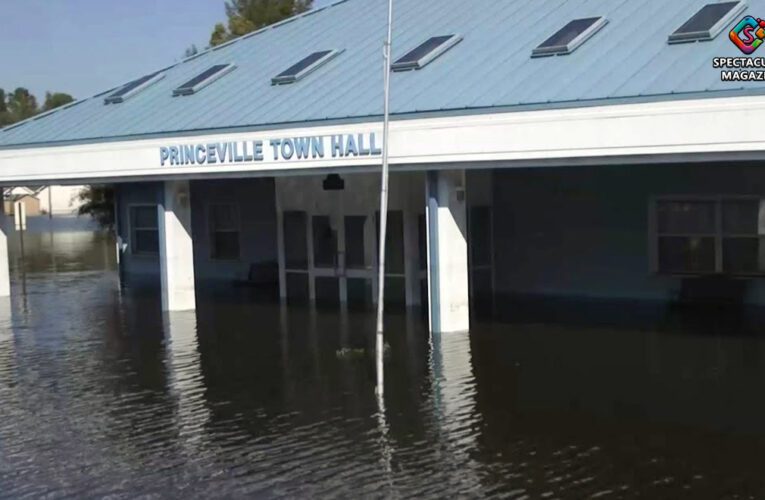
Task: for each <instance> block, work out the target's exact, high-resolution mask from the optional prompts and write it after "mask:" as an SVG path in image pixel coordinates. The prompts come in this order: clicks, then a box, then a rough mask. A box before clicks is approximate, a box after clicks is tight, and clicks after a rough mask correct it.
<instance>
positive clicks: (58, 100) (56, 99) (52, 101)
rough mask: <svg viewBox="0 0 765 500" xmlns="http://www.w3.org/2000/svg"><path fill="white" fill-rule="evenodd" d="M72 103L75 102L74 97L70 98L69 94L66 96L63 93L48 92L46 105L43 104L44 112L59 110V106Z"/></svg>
mask: <svg viewBox="0 0 765 500" xmlns="http://www.w3.org/2000/svg"><path fill="white" fill-rule="evenodd" d="M72 101H74V97H72V96H70V95H69V94H64V93H63V92H54V93H51V92H46V93H45V104H43V109H42V110H43V111H50V110H51V109H55V108H58V107H59V106H63V105H65V104H69V103H70V102H72Z"/></svg>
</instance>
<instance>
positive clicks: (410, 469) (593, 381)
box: [0, 233, 765, 498]
mask: <svg viewBox="0 0 765 500" xmlns="http://www.w3.org/2000/svg"><path fill="white" fill-rule="evenodd" d="M68 238H69V241H70V243H69V244H66V245H63V244H59V241H65V240H58V239H57V238H54V239H53V245H55V246H56V248H59V247H61V246H64V247H65V248H68V249H69V250H66V251H65V252H63V254H62V255H59V253H58V251H57V250H56V251H53V249H51V248H50V247H48V246H46V245H48V244H50V239H49V238H44V239H42V240H40V245H42V247H40V249H39V251H40V252H41V253H42V254H43V255H45V258H43V257H41V256H40V255H37V256H32V255H30V256H29V258H28V259H26V261H25V262H26V263H25V270H26V271H25V272H26V276H27V289H26V294H20V293H19V290H20V286H19V279H20V276H19V271H20V269H19V268H18V267H16V268H15V272H14V275H13V280H14V297H13V299H12V301H10V302H7V303H5V304H2V303H0V403H1V404H0V497H6V496H7V497H10V498H17V497H23V496H30V497H39V496H46V495H49V496H53V497H62V496H72V497H75V498H87V497H99V498H100V497H104V496H110V497H114V498H132V497H136V496H146V497H154V496H157V497H183V498H186V497H189V498H197V497H198V498H229V497H288V498H296V497H298V498H303V497H339V498H347V497H362V498H367V497H371V498H380V497H414V496H425V497H434V498H441V497H485V496H488V497H491V496H497V497H518V498H521V497H529V498H547V497H550V498H587V497H593V496H598V495H600V496H606V497H609V498H627V497H631V498H634V497H648V498H678V497H689V498H724V497H742V498H743V497H755V498H759V497H763V495H764V494H765V480H764V479H763V478H762V474H761V472H760V467H759V464H760V463H761V461H762V460H763V458H765V431H763V430H762V425H761V422H762V421H763V419H765V403H763V402H762V398H760V397H759V395H760V394H761V393H762V392H763V389H765V342H764V340H765V337H761V336H759V335H757V334H755V333H752V332H751V331H748V332H747V333H746V334H745V335H744V334H741V333H740V332H739V331H738V330H737V329H736V328H735V327H730V328H728V329H726V327H724V326H723V324H722V323H720V324H718V326H717V327H716V328H715V329H714V330H713V331H711V332H710V331H709V330H708V329H707V330H704V332H703V334H700V333H699V332H698V330H697V329H696V328H695V327H692V326H691V327H688V326H687V325H686V326H685V327H682V328H681V327H679V326H678V325H677V324H675V323H670V324H666V325H658V324H657V325H653V326H650V325H649V326H646V325H642V324H641V326H639V327H636V326H634V325H632V326H630V325H620V326H618V327H616V326H602V325H601V326H586V325H585V324H579V325H577V326H573V325H566V324H558V325H556V324H550V323H545V322H541V323H540V322H537V323H534V322H517V323H506V324H494V325H491V324H486V325H481V324H478V325H476V327H475V328H474V330H473V331H472V332H471V333H470V334H469V335H468V334H454V335H444V336H441V337H434V338H433V339H431V338H430V336H429V335H428V333H427V331H426V329H425V324H424V322H423V321H421V320H420V319H419V318H418V317H417V316H416V315H414V316H413V315H410V316H405V315H403V314H390V315H389V316H388V317H387V321H386V328H385V331H386V340H387V342H389V343H390V351H389V354H388V356H387V358H386V365H385V369H386V370H385V377H386V378H385V385H386V391H385V398H384V399H379V398H377V397H376V395H375V391H374V389H375V384H376V374H375V360H374V354H373V353H374V342H375V339H374V317H372V316H369V315H367V314H363V313H356V312H347V311H346V312H344V313H343V314H338V312H337V311H332V310H318V309H317V310H313V309H307V308H306V309H300V308H297V309H295V308H293V309H286V308H284V307H282V306H279V305H276V304H263V303H258V302H256V301H254V300H253V297H251V296H248V295H247V294H248V291H247V290H239V291H238V293H232V294H230V295H228V294H218V295H216V296H208V295H204V293H205V292H207V291H206V290H203V291H202V293H203V295H202V296H201V297H200V299H201V300H199V301H198V303H199V309H198V311H197V312H196V313H179V314H170V315H167V314H165V315H163V314H162V312H161V311H160V301H159V297H158V296H157V295H156V293H154V294H152V293H151V292H148V291H146V290H140V291H138V290H131V289H129V288H128V289H124V290H120V289H119V287H118V286H117V283H118V279H117V276H116V272H115V271H114V268H113V262H112V261H110V260H109V258H108V255H109V252H110V251H111V249H112V242H111V241H109V239H108V238H106V237H104V236H103V235H93V234H87V233H86V234H83V235H82V237H81V238H78V237H74V236H72V235H69V237H68ZM46 241H47V242H48V243H45V242H46ZM92 245H96V246H98V245H101V248H97V249H95V250H94V249H92V248H90V246H92ZM78 249H79V250H78ZM105 249H108V250H105ZM67 253H68V256H66V255H67ZM51 254H55V259H52V258H50V257H51ZM98 255H100V256H103V258H101V257H99V258H95V256H98ZM99 259H101V260H99ZM78 260H82V261H83V262H80V263H78ZM85 261H87V262H85ZM66 262H68V264H65V263H66ZM99 262H100V264H98V263H99ZM99 265H100V266H101V267H100V268H98V266H99ZM342 348H348V349H353V350H356V351H357V352H362V353H363V354H361V355H360V356H357V357H352V358H343V357H338V355H337V351H338V350H339V349H342Z"/></svg>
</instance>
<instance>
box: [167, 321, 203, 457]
mask: <svg viewBox="0 0 765 500" xmlns="http://www.w3.org/2000/svg"><path fill="white" fill-rule="evenodd" d="M163 326H164V331H165V349H166V351H167V359H166V365H167V372H168V376H167V378H168V392H169V393H170V394H171V395H172V396H173V397H174V398H175V400H176V407H177V408H176V416H175V422H176V424H177V426H178V439H179V440H180V441H181V444H182V446H184V447H187V448H188V449H187V451H186V454H187V456H188V460H193V459H194V458H196V457H198V456H199V453H200V452H201V451H202V450H203V449H204V448H206V443H205V441H206V426H207V424H208V423H209V420H210V413H209V410H208V409H207V406H206V400H205V386H204V382H203V378H202V368H201V363H200V355H199V351H198V342H197V318H196V312H194V311H184V312H164V313H163Z"/></svg>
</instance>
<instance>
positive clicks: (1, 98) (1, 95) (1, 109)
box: [0, 89, 12, 127]
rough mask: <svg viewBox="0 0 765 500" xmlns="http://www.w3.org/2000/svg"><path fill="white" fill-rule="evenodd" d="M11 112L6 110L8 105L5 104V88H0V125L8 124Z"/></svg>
mask: <svg viewBox="0 0 765 500" xmlns="http://www.w3.org/2000/svg"><path fill="white" fill-rule="evenodd" d="M11 123H12V121H11V114H10V113H9V112H8V105H7V104H6V97H5V90H3V89H0V127H5V126H6V125H10V124H11Z"/></svg>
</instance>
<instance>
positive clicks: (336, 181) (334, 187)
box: [322, 174, 345, 191]
mask: <svg viewBox="0 0 765 500" xmlns="http://www.w3.org/2000/svg"><path fill="white" fill-rule="evenodd" d="M322 186H323V187H324V191H342V190H343V189H345V180H344V179H343V178H342V177H340V174H329V175H327V177H326V178H325V179H324V182H322Z"/></svg>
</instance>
